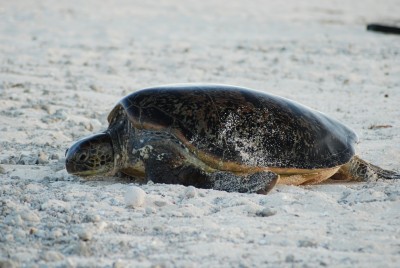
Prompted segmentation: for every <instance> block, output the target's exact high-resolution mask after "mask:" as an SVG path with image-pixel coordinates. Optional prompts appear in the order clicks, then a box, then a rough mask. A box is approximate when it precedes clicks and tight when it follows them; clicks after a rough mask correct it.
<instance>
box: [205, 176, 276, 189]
mask: <svg viewBox="0 0 400 268" xmlns="http://www.w3.org/2000/svg"><path fill="white" fill-rule="evenodd" d="M210 177H211V181H212V188H213V189H215V190H221V191H227V192H239V193H258V194H267V193H268V192H269V191H270V190H271V189H272V188H273V187H274V186H275V184H276V183H277V181H278V179H279V175H278V174H276V173H273V172H271V171H268V172H265V171H263V172H257V173H253V174H250V175H247V176H239V175H235V174H233V173H231V172H226V171H217V172H214V173H212V174H210Z"/></svg>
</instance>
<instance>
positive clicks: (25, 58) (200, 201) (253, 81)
mask: <svg viewBox="0 0 400 268" xmlns="http://www.w3.org/2000/svg"><path fill="white" fill-rule="evenodd" d="M215 2H218V3H215ZM300 2H301V3H300ZM398 14H400V5H399V2H398V1H396V0H392V1H372V0H371V1H361V0H360V1H345V0H341V1H339V0H337V1H316V0H315V1H313V0H307V1H296V0H287V1H261V0H260V1H211V0H206V1H204V0H202V1H192V0H190V1H172V0H171V1H152V3H150V2H146V1H95V0H90V1H84V2H83V1H77V0H73V1H2V4H1V5H0V124H1V125H0V151H1V154H0V162H1V164H0V165H1V168H0V173H1V174H0V267H18V266H26V267H35V266H36V267H39V266H40V267H46V266H57V267H75V266H81V267H90V266H93V267H94V266H97V267H111V266H113V267H126V266H131V267H146V266H151V265H153V266H154V267H164V266H166V267H173V266H178V267H182V266H189V267H192V266H194V267H197V266H199V267H215V266H233V267H253V266H260V267H277V266H295V267H301V266H304V267H315V266H335V267H338V266H341V267H367V266H369V267H399V266H400V197H399V195H400V182H393V181H392V182H376V183H372V184H365V183H352V184H324V185H316V186H307V187H295V186H278V187H276V188H275V189H274V190H272V192H271V193H270V194H269V195H267V196H262V195H256V194H251V195H249V194H238V193H231V194H228V193H225V192H218V191H213V190H201V189H194V188H192V187H183V186H180V185H153V184H151V185H150V184H148V185H143V186H141V188H142V189H143V190H144V191H145V192H146V193H147V194H146V197H145V203H144V204H143V205H142V206H141V207H137V208H131V207H129V206H126V204H125V201H124V194H125V192H126V191H127V189H128V187H129V186H132V185H133V184H132V183H130V182H129V180H127V179H118V178H103V179H99V180H95V181H85V180H81V179H79V178H75V177H71V176H69V175H68V174H66V172H65V170H64V166H63V161H64V160H63V157H64V152H65V149H66V148H67V147H68V146H69V145H70V144H71V143H72V142H73V141H74V140H76V139H77V138H79V137H82V136H85V135H89V134H90V133H93V132H96V131H99V130H101V129H104V128H106V127H107V122H106V116H107V114H108V112H109V111H110V110H111V108H112V107H113V105H114V103H115V102H116V101H117V100H118V99H119V98H121V97H122V96H124V95H125V94H127V93H129V92H132V91H134V90H137V89H140V88H142V87H145V86H152V85H159V84H167V83H177V82H213V83H225V84H234V85H241V86H247V87H252V88H256V89H260V90H267V91H269V92H271V93H274V94H279V95H282V96H285V97H289V98H291V99H294V100H297V101H299V102H301V103H304V104H306V105H309V106H311V107H313V108H315V109H318V110H321V111H323V112H325V113H327V114H329V115H331V116H333V117H335V118H337V119H339V120H340V121H342V122H344V123H345V124H347V125H348V126H350V127H352V128H353V129H355V130H356V132H357V133H358V134H359V136H360V140H361V142H360V144H359V148H358V149H359V154H360V155H361V156H362V157H363V158H365V159H366V160H368V161H371V162H373V163H375V164H377V165H380V166H382V167H384V168H387V169H392V170H397V171H399V170H400V164H399V163H400V108H399V100H400V75H399V74H400V64H399V63H400V39H399V38H400V37H399V36H395V35H384V34H377V33H372V32H367V31H366V30H365V24H366V23H368V22H376V21H378V22H394V23H396V21H395V20H396V19H398ZM398 22H399V21H397V23H398ZM382 126H387V127H382ZM7 265H9V266H7Z"/></svg>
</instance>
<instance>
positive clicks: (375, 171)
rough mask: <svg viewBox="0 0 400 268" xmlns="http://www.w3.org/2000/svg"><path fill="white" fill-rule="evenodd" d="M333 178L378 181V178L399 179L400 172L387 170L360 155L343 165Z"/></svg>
mask: <svg viewBox="0 0 400 268" xmlns="http://www.w3.org/2000/svg"><path fill="white" fill-rule="evenodd" d="M333 179H347V180H352V181H365V182H367V181H374V180H375V181H376V180H378V179H385V180H399V179H400V174H399V173H396V172H394V171H390V170H385V169H382V168H380V167H378V166H375V165H373V164H371V163H368V162H367V161H365V160H362V159H361V158H359V157H358V156H353V158H352V159H351V160H350V161H349V162H348V163H347V164H345V165H343V166H342V167H341V168H340V170H339V172H338V173H337V174H335V175H334V177H333Z"/></svg>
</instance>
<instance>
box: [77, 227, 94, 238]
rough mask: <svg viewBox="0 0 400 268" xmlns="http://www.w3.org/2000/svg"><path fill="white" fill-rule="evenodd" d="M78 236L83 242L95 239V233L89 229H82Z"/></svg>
mask: <svg viewBox="0 0 400 268" xmlns="http://www.w3.org/2000/svg"><path fill="white" fill-rule="evenodd" d="M78 236H79V238H80V239H81V240H83V241H89V240H90V239H92V237H93V233H92V232H91V231H90V230H89V229H85V228H82V229H80V230H79V231H78Z"/></svg>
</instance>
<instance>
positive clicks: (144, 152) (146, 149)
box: [132, 145, 154, 159]
mask: <svg viewBox="0 0 400 268" xmlns="http://www.w3.org/2000/svg"><path fill="white" fill-rule="evenodd" d="M153 149H154V148H153V146H151V145H145V146H143V147H142V148H139V149H133V150H132V154H136V153H139V155H140V157H141V158H142V159H149V157H150V153H151V151H153Z"/></svg>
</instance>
